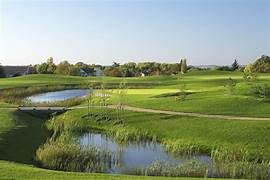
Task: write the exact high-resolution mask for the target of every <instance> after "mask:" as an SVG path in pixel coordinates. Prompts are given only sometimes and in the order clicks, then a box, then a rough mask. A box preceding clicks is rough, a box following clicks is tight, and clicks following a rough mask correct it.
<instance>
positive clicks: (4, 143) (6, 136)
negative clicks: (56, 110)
mask: <svg viewBox="0 0 270 180" xmlns="http://www.w3.org/2000/svg"><path fill="white" fill-rule="evenodd" d="M43 122H44V120H43V119H42V118H37V117H33V116H31V115H29V114H25V113H22V112H17V111H13V110H12V111H6V110H5V111H2V110H1V111H0V159H2V160H9V161H16V162H21V163H29V164H31V163H33V160H34V154H35V150H36V149H37V148H38V147H39V146H40V145H41V144H43V143H44V142H45V141H46V139H47V135H48V132H47V130H46V129H45V127H44V126H43Z"/></svg>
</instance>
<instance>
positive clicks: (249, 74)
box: [243, 64, 257, 80]
mask: <svg viewBox="0 0 270 180" xmlns="http://www.w3.org/2000/svg"><path fill="white" fill-rule="evenodd" d="M243 78H244V80H256V79H257V75H256V73H255V72H254V67H253V65H252V64H248V65H247V66H246V67H245V69H244V75H243Z"/></svg>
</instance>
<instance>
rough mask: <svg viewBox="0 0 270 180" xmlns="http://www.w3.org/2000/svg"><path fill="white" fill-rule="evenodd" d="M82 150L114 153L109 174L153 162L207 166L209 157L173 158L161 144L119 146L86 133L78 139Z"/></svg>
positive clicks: (109, 140)
mask: <svg viewBox="0 0 270 180" xmlns="http://www.w3.org/2000/svg"><path fill="white" fill-rule="evenodd" d="M80 144H81V147H82V148H87V147H91V146H95V147H97V148H100V149H106V150H108V151H111V152H113V153H114V160H113V161H112V162H114V165H113V166H112V167H111V168H110V169H109V173H124V172H127V171H131V170H136V169H141V168H145V167H147V166H149V165H151V164H152V163H153V162H155V161H160V162H166V163H169V164H172V165H173V164H183V163H186V162H188V161H190V160H194V159H195V160H198V161H201V162H203V163H205V164H209V162H210V157H209V156H205V155H198V156H187V157H185V156H182V157H175V156H173V155H172V153H167V152H165V151H164V150H163V148H162V146H161V144H159V143H153V142H141V143H128V144H126V145H119V144H118V143H117V142H116V141H115V140H114V139H113V138H112V137H108V136H106V135H104V134H100V133H86V134H84V135H83V136H81V137H80Z"/></svg>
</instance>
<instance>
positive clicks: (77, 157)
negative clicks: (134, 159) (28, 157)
mask: <svg viewBox="0 0 270 180" xmlns="http://www.w3.org/2000/svg"><path fill="white" fill-rule="evenodd" d="M36 160H37V162H38V164H39V165H40V166H41V167H45V168H49V169H55V170H64V171H76V172H106V171H107V170H108V169H110V168H111V166H112V165H113V164H114V163H113V161H114V158H113V153H111V152H109V151H107V150H105V149H97V148H96V147H92V146H88V147H87V148H81V147H80V145H79V143H77V142H75V140H74V139H72V138H68V136H66V135H64V136H60V137H59V138H58V139H57V140H49V141H48V142H47V143H45V144H44V145H43V146H41V147H40V148H39V149H38V150H37V152H36Z"/></svg>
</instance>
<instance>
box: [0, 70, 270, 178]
mask: <svg viewBox="0 0 270 180" xmlns="http://www.w3.org/2000/svg"><path fill="white" fill-rule="evenodd" d="M228 77H232V78H233V79H236V80H237V81H238V82H239V83H238V84H237V88H236V94H235V95H234V96H232V97H230V96H228V95H225V88H224V84H225V83H226V80H227V79H228ZM259 78H260V80H259V82H270V77H269V75H266V74H261V75H259ZM241 79H242V74H241V73H238V72H236V73H235V72H220V71H209V72H207V71H206V72H193V73H189V74H187V75H185V77H184V80H183V81H184V82H185V83H186V84H187V88H188V90H189V91H194V92H196V93H194V94H192V95H189V96H188V99H187V101H185V102H183V103H181V104H179V103H177V102H175V100H174V97H163V98H154V97H153V96H155V95H158V94H164V93H168V92H176V91H177V89H178V85H177V84H178V83H179V82H178V80H177V77H164V76H163V77H145V78H125V81H127V82H132V83H155V84H159V85H156V86H155V87H153V88H154V89H153V90H146V89H137V90H136V89H135V90H129V92H128V93H129V97H128V103H129V104H131V105H135V106H141V107H147V108H149V107H150V108H156V109H168V110H175V111H193V112H202V113H216V114H244V115H256V116H269V112H270V105H269V103H268V104H267V103H261V101H258V100H257V99H256V98H255V97H253V96H250V90H249V89H250V88H249V87H250V86H252V84H251V85H250V84H249V83H246V82H243V81H242V80H241ZM100 80H105V81H106V82H120V81H121V80H122V79H120V78H111V77H104V78H92V77H89V78H84V77H71V76H61V75H29V76H23V77H17V78H4V79H3V78H2V79H0V89H1V88H10V87H20V86H32V85H44V84H50V85H56V84H57V85H58V84H80V83H85V82H89V81H100ZM198 105H200V106H198ZM7 106H12V105H9V104H5V103H2V102H1V103H0V107H7ZM83 111H84V110H78V111H77V110H76V113H75V111H74V114H73V116H74V117H76V116H77V115H78V117H76V118H80V115H79V114H81V113H85V112H83ZM72 112H73V111H72ZM128 115H129V116H132V117H130V118H129V119H128V122H127V124H128V126H130V127H136V128H139V129H140V128H141V129H144V130H147V131H150V132H151V133H153V134H157V135H158V136H160V137H164V138H174V139H183V140H187V141H192V142H198V143H201V142H202V143H203V144H207V145H209V146H212V145H216V144H240V145H246V144H247V145H248V146H249V148H251V149H253V150H255V151H256V149H257V151H258V152H264V153H267V156H268V155H269V152H268V151H269V149H270V147H269V144H270V142H269V139H270V137H269V134H270V132H269V131H270V127H269V123H266V122H253V121H249V122H238V121H223V120H218V121H213V120H207V119H198V118H184V117H182V118H181V117H173V116H159V115H149V114H147V115H146V114H138V118H137V117H134V115H135V114H132V113H129V114H128ZM18 116H19V117H20V119H21V118H22V119H25V121H22V122H21V121H18ZM153 117H154V118H153ZM36 120H37V119H36V118H33V117H32V116H29V115H25V114H19V115H18V114H16V113H14V112H7V111H0V156H1V157H0V159H8V160H17V161H19V162H30V161H31V158H30V159H29V157H30V156H31V155H30V153H29V152H33V149H32V148H33V147H37V146H38V144H40V142H41V141H43V137H44V134H43V135H42V133H41V135H40V136H38V137H36V136H33V133H38V130H39V129H40V122H39V121H36ZM191 122H192V123H191ZM29 128H30V129H31V131H29ZM33 130H34V131H33ZM29 142H30V144H32V145H33V146H32V145H31V146H30V147H31V148H30V149H29V147H27V146H28V145H27V146H26V144H27V143H29ZM256 147H260V148H256ZM18 149H19V151H17V150H18ZM31 149H32V150H31ZM267 149H268V151H267ZM29 150H30V151H29ZM17 152H19V154H17ZM29 155H30V156H29ZM25 157H27V158H25ZM1 168H2V169H1ZM0 169H1V170H0V177H1V176H2V177H3V176H5V177H6V176H10V175H12V176H14V177H16V178H18V177H25V178H27V179H28V178H38V177H47V178H53V177H55V178H57V179H59V178H67V174H68V176H70V177H76V178H78V177H79V176H80V177H84V176H87V178H90V177H91V178H93V176H94V175H90V174H89V175H88V174H87V175H85V174H79V173H63V172H55V171H47V170H42V169H37V168H32V167H29V166H23V165H18V164H13V163H7V162H4V161H2V162H1V163H0ZM13 169H14V170H15V169H16V173H15V174H14V171H12V170H13ZM30 172H33V174H32V173H30ZM28 173H29V175H28ZM73 175H74V176H73ZM98 176H99V177H102V178H103V177H105V178H108V177H110V178H111V177H115V176H107V175H98ZM117 177H118V176H117ZM121 177H122V176H121ZM128 177H130V176H128ZM123 178H125V177H123ZM134 178H135V177H134Z"/></svg>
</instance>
